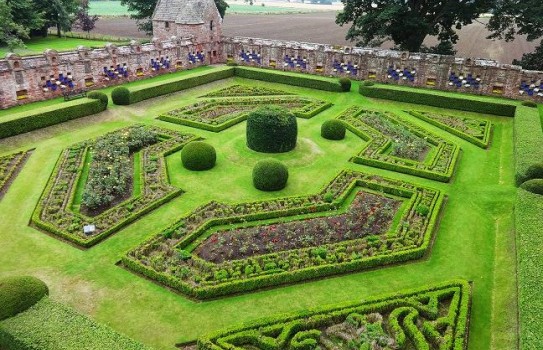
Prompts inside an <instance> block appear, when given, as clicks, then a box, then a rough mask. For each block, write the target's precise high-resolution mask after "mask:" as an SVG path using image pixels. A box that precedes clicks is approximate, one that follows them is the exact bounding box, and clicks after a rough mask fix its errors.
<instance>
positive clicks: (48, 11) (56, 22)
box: [34, 0, 79, 37]
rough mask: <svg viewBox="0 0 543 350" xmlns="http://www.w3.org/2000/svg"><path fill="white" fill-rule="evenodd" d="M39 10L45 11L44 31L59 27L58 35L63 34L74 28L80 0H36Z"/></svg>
mask: <svg viewBox="0 0 543 350" xmlns="http://www.w3.org/2000/svg"><path fill="white" fill-rule="evenodd" d="M34 3H35V4H36V6H37V8H38V10H41V11H43V12H44V17H45V24H44V31H45V32H46V30H47V28H49V27H56V28H57V36H58V37H60V36H61V32H62V31H69V30H70V29H72V24H73V22H74V21H75V14H76V13H77V10H78V9H79V1H78V0H49V1H43V0H34Z"/></svg>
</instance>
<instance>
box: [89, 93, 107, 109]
mask: <svg viewBox="0 0 543 350" xmlns="http://www.w3.org/2000/svg"><path fill="white" fill-rule="evenodd" d="M87 97H88V98H90V99H92V100H100V102H102V105H103V106H104V109H106V108H107V105H108V103H109V97H107V95H106V94H105V93H103V92H102V91H91V92H89V93H88V94H87Z"/></svg>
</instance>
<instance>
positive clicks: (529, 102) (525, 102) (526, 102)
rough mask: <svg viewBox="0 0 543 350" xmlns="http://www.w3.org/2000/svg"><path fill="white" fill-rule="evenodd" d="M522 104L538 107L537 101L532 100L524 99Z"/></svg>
mask: <svg viewBox="0 0 543 350" xmlns="http://www.w3.org/2000/svg"><path fill="white" fill-rule="evenodd" d="M522 105H523V106H526V107H531V108H537V103H535V102H534V101H530V100H526V101H522Z"/></svg>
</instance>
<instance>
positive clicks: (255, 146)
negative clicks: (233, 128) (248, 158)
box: [247, 106, 298, 153]
mask: <svg viewBox="0 0 543 350" xmlns="http://www.w3.org/2000/svg"><path fill="white" fill-rule="evenodd" d="M297 137H298V124H297V122H296V117H295V116H294V115H293V114H292V113H290V112H289V111H288V110H286V109H284V108H281V107H278V106H264V107H261V108H258V109H256V110H255V111H253V112H251V113H250V114H249V116H248V118H247V146H248V147H249V148H250V149H252V150H254V151H257V152H264V153H282V152H288V151H291V150H292V149H294V147H296V140H297Z"/></svg>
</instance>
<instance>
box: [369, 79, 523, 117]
mask: <svg viewBox="0 0 543 350" xmlns="http://www.w3.org/2000/svg"><path fill="white" fill-rule="evenodd" d="M359 92H360V93H361V94H362V95H364V96H366V97H374V98H380V99H385V100H393V101H399V102H407V103H415V104H421V105H428V106H433V107H441V108H447V109H458V110H461V111H468V112H477V113H483V114H493V115H500V116H505V117H514V116H515V113H516V109H517V107H516V106H515V105H514V104H505V103H497V102H490V101H478V100H474V99H469V98H462V97H451V96H444V95H438V94H433V93H431V92H423V91H411V90H409V91H408V90H400V89H394V88H389V87H386V86H366V85H364V84H361V85H360V87H359Z"/></svg>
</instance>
